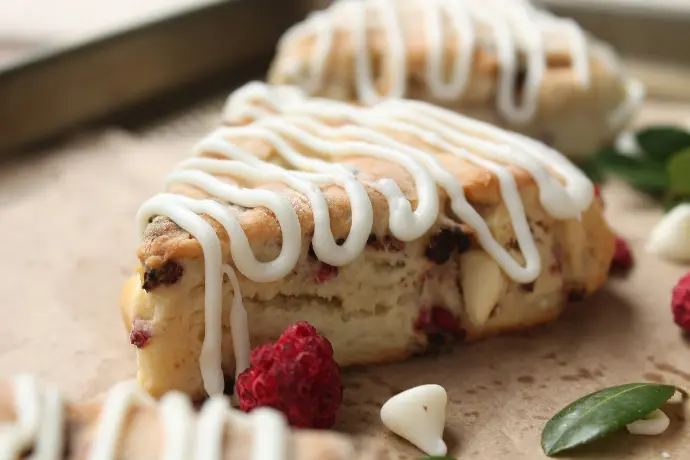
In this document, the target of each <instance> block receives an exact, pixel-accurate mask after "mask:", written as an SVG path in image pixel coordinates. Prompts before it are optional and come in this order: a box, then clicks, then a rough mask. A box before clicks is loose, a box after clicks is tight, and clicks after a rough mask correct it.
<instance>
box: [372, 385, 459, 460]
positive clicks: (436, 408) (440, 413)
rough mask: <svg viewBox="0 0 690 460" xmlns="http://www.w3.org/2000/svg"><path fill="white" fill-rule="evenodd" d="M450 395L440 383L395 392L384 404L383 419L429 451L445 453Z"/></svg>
mask: <svg viewBox="0 0 690 460" xmlns="http://www.w3.org/2000/svg"><path fill="white" fill-rule="evenodd" d="M447 402H448V395H447V394H446V390H445V389H444V388H443V387H442V386H440V385H421V386H418V387H414V388H410V389H409V390H406V391H403V392H402V393H398V394H397V395H395V396H393V397H392V398H391V399H389V400H388V401H386V403H385V404H384V405H383V407H381V421H382V422H383V424H384V425H385V426H386V428H388V429H389V430H391V431H392V432H393V433H395V434H397V435H398V436H400V437H402V438H405V439H406V440H408V441H409V442H411V443H412V444H414V445H415V446H417V447H419V448H420V449H421V450H422V451H424V452H425V453H426V454H428V455H446V452H447V451H448V448H447V447H446V443H445V442H443V428H444V427H445V425H446V404H447Z"/></svg>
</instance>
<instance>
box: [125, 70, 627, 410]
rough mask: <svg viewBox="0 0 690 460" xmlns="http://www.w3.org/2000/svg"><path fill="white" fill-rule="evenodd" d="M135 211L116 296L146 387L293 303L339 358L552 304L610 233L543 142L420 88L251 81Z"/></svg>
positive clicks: (398, 352) (603, 261) (602, 252)
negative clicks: (366, 97) (315, 89)
mask: <svg viewBox="0 0 690 460" xmlns="http://www.w3.org/2000/svg"><path fill="white" fill-rule="evenodd" d="M225 121H226V124H227V125H226V126H225V127H222V128H220V129H219V130H217V131H216V132H214V133H212V134H211V135H209V136H208V137H207V138H205V139H204V140H202V141H201V142H200V143H199V144H198V145H197V147H196V149H195V154H196V156H195V157H194V158H191V159H189V160H187V161H184V162H183V163H181V164H180V166H179V167H178V168H177V170H175V171H174V172H173V173H172V174H171V175H170V176H169V178H168V181H167V192H166V193H163V194H161V195H158V196H155V197H153V198H151V199H150V200H148V201H147V202H145V203H144V204H143V205H142V207H141V209H140V211H139V215H138V218H139V221H140V224H141V231H142V234H143V239H142V242H141V246H140V248H139V251H138V256H139V259H140V261H141V266H140V268H139V271H138V273H137V274H136V275H135V276H134V277H132V278H131V279H130V280H129V281H128V282H127V283H126V286H125V288H124V290H123V293H122V302H121V305H122V313H123V318H124V321H125V325H126V327H127V329H128V330H129V331H130V337H131V341H132V343H133V344H135V345H136V346H137V362H138V381H139V382H140V384H141V385H142V386H143V387H144V388H146V389H147V390H148V391H149V392H150V393H151V394H153V395H155V396H158V395H160V394H162V393H164V392H166V391H168V390H172V389H175V390H180V391H183V392H185V393H187V394H189V395H191V396H192V397H193V398H194V399H199V398H203V397H204V396H205V395H206V394H207V393H208V394H216V393H219V392H221V391H222V390H223V385H224V378H226V379H232V377H233V375H234V374H235V373H237V372H240V371H242V370H244V369H245V368H246V367H247V363H248V356H249V351H250V349H251V348H252V347H255V346H257V345H259V344H263V343H266V342H268V341H274V340H275V339H276V338H277V337H278V336H279V335H280V334H281V332H282V331H283V330H284V329H285V328H286V327H287V326H288V325H290V324H292V323H294V322H296V321H298V320H305V321H308V322H309V323H311V324H312V325H314V326H315V327H316V329H317V330H318V331H319V333H320V334H323V335H324V336H326V337H327V338H328V339H329V340H330V342H331V343H332V345H333V349H334V352H335V358H336V360H337V361H338V363H339V364H340V365H341V366H348V365H354V364H368V363H381V362H385V361H393V360H401V359H404V358H405V357H407V356H409V355H411V354H413V353H418V352H423V351H424V350H427V349H429V348H430V347H431V348H434V347H437V346H438V345H439V344H441V343H442V342H443V341H444V340H445V339H449V338H452V337H455V338H463V337H464V338H466V339H468V340H474V339H478V338H481V337H486V336H490V335H492V334H496V333H498V332H501V331H510V330H515V329H522V328H525V327H528V326H532V325H535V324H539V323H543V322H546V321H551V320H553V319H554V318H555V317H556V316H557V315H558V314H559V313H560V312H561V310H562V308H563V306H564V304H565V303H566V302H567V301H568V299H581V298H583V297H584V296H586V295H587V294H589V293H591V292H593V291H594V290H596V289H597V288H598V287H599V286H601V285H602V283H603V282H604V281H605V280H606V277H607V273H608V269H609V264H610V261H611V257H612V252H613V246H614V237H613V235H612V233H611V232H610V230H609V227H608V226H607V224H606V222H605V220H604V217H603V215H602V207H601V203H600V202H599V200H598V199H597V198H595V196H594V195H595V194H594V187H593V185H592V183H591V182H590V181H589V180H588V179H587V178H586V177H585V176H584V175H583V174H582V173H581V172H580V171H579V169H577V168H576V167H575V166H573V165H572V164H571V163H570V162H569V161H568V160H566V159H565V158H564V157H563V156H561V155H560V154H559V153H557V152H556V151H554V150H551V149H549V148H548V147H546V146H544V145H543V144H539V143H537V142H536V141H533V140H531V139H529V138H527V137H524V136H521V135H518V134H513V133H510V132H507V131H504V130H502V129H500V128H496V127H494V126H491V125H489V124H486V123H483V122H480V121H476V120H473V119H470V118H466V117H462V116H460V115H457V114H455V113H453V112H450V111H447V110H444V109H441V108H437V107H434V106H432V105H429V104H426V103H423V102H417V101H408V100H390V101H386V102H382V103H380V104H378V105H375V106H373V107H358V106H355V105H352V104H348V103H344V102H338V101H334V100H328V99H312V98H308V97H307V96H305V95H304V93H302V92H301V91H300V90H299V89H297V88H294V87H272V86H269V85H265V84H262V83H251V84H248V85H247V86H245V87H243V88H242V89H240V90H238V91H237V92H236V93H235V94H233V95H232V96H231V97H230V99H229V101H228V104H227V107H226V111H225Z"/></svg>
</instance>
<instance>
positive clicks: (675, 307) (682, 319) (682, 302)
mask: <svg viewBox="0 0 690 460" xmlns="http://www.w3.org/2000/svg"><path fill="white" fill-rule="evenodd" d="M671 311H672V312H673V321H674V322H675V323H676V324H677V325H678V327H680V328H681V329H682V330H683V331H684V332H686V333H690V273H687V274H686V275H685V276H683V277H682V278H681V279H680V280H679V281H678V283H677V284H676V286H675V287H674V288H673V295H672V300H671Z"/></svg>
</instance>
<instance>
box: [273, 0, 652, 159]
mask: <svg viewBox="0 0 690 460" xmlns="http://www.w3.org/2000/svg"><path fill="white" fill-rule="evenodd" d="M269 82H271V83H274V84H290V85H297V86H300V87H302V88H304V89H305V90H306V91H308V92H309V93H310V94H312V95H314V96H319V97H329V98H335V99H342V100H347V101H357V102H360V103H363V104H373V103H375V102H376V101H378V100H381V99H385V98H387V97H406V98H410V99H419V100H424V101H427V102H431V103H434V104H436V105H440V106H444V107H447V108H449V109H452V110H455V111H458V112H460V113H463V114H465V115H469V116H472V117H475V118H480V119H482V120H485V121H488V122H491V123H493V124H495V125H498V126H502V127H504V128H507V129H511V130H514V131H519V132H521V133H523V134H526V135H528V136H531V137H533V138H536V139H539V140H541V141H542V142H545V143H547V144H549V145H550V146H552V147H553V148H555V149H556V150H559V151H561V152H563V153H565V154H566V155H568V156H570V157H572V158H574V159H578V160H579V159H582V158H583V157H585V156H586V155H588V154H591V153H593V152H594V151H595V149H596V148H597V147H599V146H601V145H603V144H607V143H609V142H612V141H613V140H614V139H615V136H616V135H617V134H618V133H619V132H620V130H621V128H622V127H623V126H624V125H625V124H626V122H627V121H628V120H629V119H630V118H631V116H632V115H633V114H634V113H635V110H636V108H637V107H638V106H639V104H640V102H641V100H642V98H643V95H644V90H643V87H642V85H641V84H640V83H639V82H638V81H636V80H634V79H631V78H628V77H627V76H626V75H625V74H624V72H623V70H622V69H621V66H620V63H619V62H618V58H617V56H616V55H615V53H614V52H613V51H612V50H611V48H610V47H609V46H608V45H606V44H604V43H601V42H599V41H597V40H595V39H594V38H592V37H590V36H589V35H588V34H587V33H586V32H584V31H583V30H582V29H581V28H580V27H579V26H578V25H577V24H576V23H575V22H574V21H572V20H570V19H564V18H559V17H555V16H553V15H551V14H550V13H547V12H546V11H541V10H538V9H536V8H535V7H534V6H533V5H532V4H531V2H529V1H528V0H343V1H340V2H335V3H334V4H333V5H332V6H331V7H330V8H328V9H326V10H324V11H319V12H316V13H314V14H312V15H311V16H310V17H309V18H308V19H307V20H305V21H304V22H302V23H300V24H297V25H296V26H294V27H293V28H292V29H290V30H289V31H288V32H287V33H286V34H285V35H284V37H283V38H282V39H281V41H280V43H279V46H278V53H277V56H276V58H275V60H274V62H273V65H272V67H271V70H270V75H269Z"/></svg>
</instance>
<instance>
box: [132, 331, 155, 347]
mask: <svg viewBox="0 0 690 460" xmlns="http://www.w3.org/2000/svg"><path fill="white" fill-rule="evenodd" d="M150 338H151V333H150V332H149V331H147V330H146V329H132V332H130V333H129V343H130V344H132V345H134V346H135V347H137V348H144V347H145V346H146V344H147V343H149V339H150Z"/></svg>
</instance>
